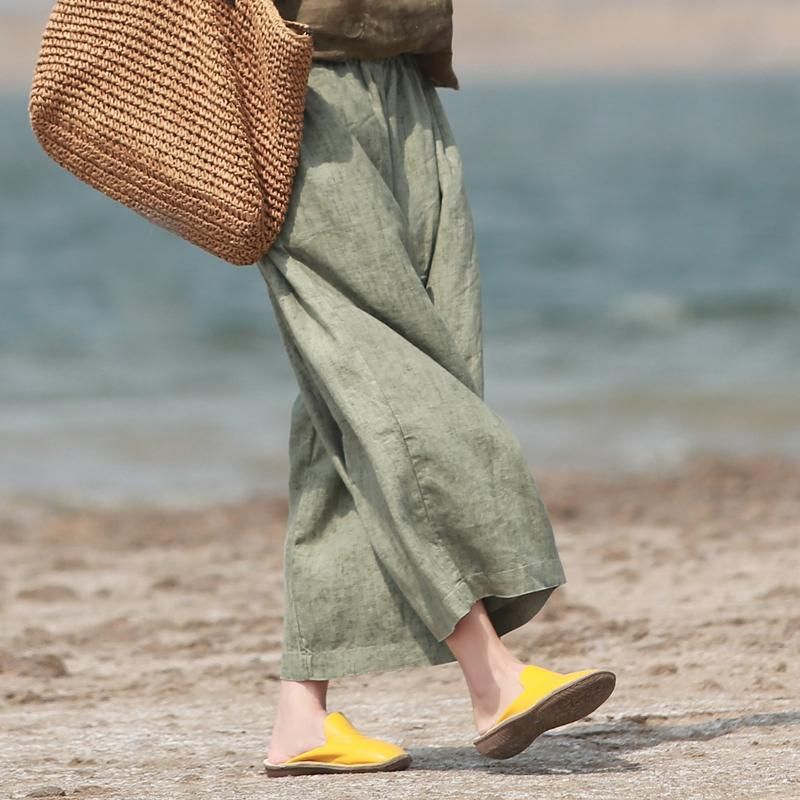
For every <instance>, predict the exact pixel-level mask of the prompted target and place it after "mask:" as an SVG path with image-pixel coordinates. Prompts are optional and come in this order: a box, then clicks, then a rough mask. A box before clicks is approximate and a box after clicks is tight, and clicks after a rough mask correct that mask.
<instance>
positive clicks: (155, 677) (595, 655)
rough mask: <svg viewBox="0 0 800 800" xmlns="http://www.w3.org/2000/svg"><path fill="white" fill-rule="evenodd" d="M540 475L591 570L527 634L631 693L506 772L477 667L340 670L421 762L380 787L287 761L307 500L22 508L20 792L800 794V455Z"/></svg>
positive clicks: (523, 640) (566, 542) (7, 536)
mask: <svg viewBox="0 0 800 800" xmlns="http://www.w3.org/2000/svg"><path fill="white" fill-rule="evenodd" d="M537 480H538V483H539V485H540V488H541V490H542V493H543V496H544V498H545V501H546V503H547V505H548V507H549V509H550V511H551V514H552V516H553V519H554V522H555V524H556V526H557V532H558V539H559V544H560V548H561V552H562V556H563V560H564V564H565V568H566V571H567V577H568V583H567V584H566V585H565V586H563V587H562V588H560V589H559V590H558V591H557V592H556V593H555V594H554V596H553V598H552V599H551V601H550V603H549V604H548V606H547V607H546V608H545V610H544V611H543V612H542V613H541V614H540V615H539V617H537V618H536V619H535V620H533V621H532V622H530V623H529V624H528V625H526V626H524V627H523V628H521V629H519V630H517V631H514V632H512V633H511V634H509V635H508V637H507V641H508V642H509V643H510V644H512V645H513V647H514V648H515V650H516V652H517V653H518V654H519V655H520V657H522V658H525V659H529V660H531V661H535V662H538V663H543V664H546V665H549V666H551V667H552V668H555V669H560V670H563V671H567V670H571V669H576V668H581V667H584V666H586V665H598V666H601V665H602V666H606V667H610V668H613V669H614V670H616V671H617V673H618V676H619V678H618V685H617V690H616V692H615V694H614V695H613V696H612V698H611V699H610V700H609V701H608V703H607V704H606V705H605V706H603V707H602V708H601V709H600V710H599V711H598V712H597V713H596V714H594V715H592V716H591V717H589V718H587V719H585V720H582V721H581V722H578V723H575V724H573V725H571V726H568V727H565V728H562V729H560V730H558V731H554V732H551V733H550V734H546V735H544V736H543V737H542V738H541V739H540V740H539V741H538V742H537V743H535V744H534V745H533V746H532V747H531V748H530V749H528V750H527V751H525V752H524V753H522V754H520V755H519V756H517V757H515V758H513V759H511V760H508V761H503V762H499V761H489V760H486V759H483V758H482V757H481V756H479V755H478V753H477V752H476V751H475V750H474V748H473V747H472V746H471V744H470V741H471V738H472V736H473V730H472V724H471V716H470V709H469V704H468V700H467V697H466V695H465V691H464V687H463V684H462V681H461V677H460V673H459V671H458V668H457V666H456V665H455V664H445V665H439V666H435V667H428V668H413V669H405V670H398V671H394V672H386V673H382V674H377V675H371V676H360V677H352V678H346V679H342V680H339V681H335V682H334V683H333V684H332V687H331V690H330V693H329V708H330V709H331V710H334V709H341V710H344V711H345V712H346V713H347V714H348V715H349V716H350V718H351V719H352V720H353V721H354V722H355V723H356V724H357V725H360V726H361V727H362V728H363V729H364V730H365V731H366V732H368V733H371V734H372V735H376V736H384V737H386V738H389V739H392V740H394V741H396V742H398V743H401V744H402V745H404V746H405V747H407V748H408V749H409V751H410V752H411V754H412V756H413V758H414V763H413V765H412V767H411V768H410V769H409V770H408V771H406V772H402V773H396V774H388V775H383V776H375V775H372V776H369V775H364V776H358V777H357V778H348V777H343V776H332V777H331V776H311V777H305V778H300V779H286V778H285V779H280V780H271V779H267V778H266V777H265V776H264V775H263V773H262V771H261V766H260V764H261V758H262V757H263V750H264V748H265V746H266V742H267V735H268V732H269V728H270V724H271V721H272V716H273V702H274V699H275V696H276V691H277V688H278V681H277V669H278V659H279V657H280V636H281V620H282V579H281V564H282V536H283V531H284V524H285V515H286V502H285V499H284V498H283V497H281V496H278V497H267V496H264V497H253V498H251V499H250V500H247V501H246V502H240V503H236V504H231V505H215V506H212V507H207V508H197V509H194V510H180V511H177V510H164V509H158V508H150V509H146V508H119V509H116V510H110V509H105V510H100V509H92V508H89V507H72V506H67V505H63V504H58V503H55V502H52V503H45V502H40V501H35V502H34V501H29V502H22V501H19V502H17V503H15V504H13V505H12V506H10V507H6V508H3V509H2V511H1V512H0V543H2V551H3V559H2V572H0V598H1V601H0V602H1V603H2V605H1V606H0V608H1V611H2V627H0V698H2V701H1V702H2V706H3V725H2V731H0V792H2V796H4V797H11V798H20V797H25V796H28V795H29V794H30V793H31V792H34V793H38V795H37V796H43V795H44V794H47V793H48V792H50V793H53V792H60V793H62V794H66V795H68V796H72V797H107V798H131V797H146V798H148V800H161V799H162V798H177V797H214V798H219V799H220V800H222V799H223V798H238V800H242V798H256V797H259V798H260V797H266V796H270V797H277V798H284V797H285V798H294V797H298V798H299V797H303V798H305V799H306V800H308V799H309V798H329V797H336V798H374V797H376V796H379V795H381V794H383V793H384V792H391V796H393V797H400V798H418V797H420V796H423V795H424V796H427V797H432V798H445V797H447V798H451V797H452V798H456V797H458V798H482V799H483V800H486V799H488V798H498V800H499V798H503V800H509V799H510V798H523V797H525V798H527V797H535V796H546V797H548V798H575V797H581V798H611V797H618V798H637V797H640V798H651V797H665V796H667V797H670V798H678V799H679V798H687V800H688V798H692V799H693V800H695V799H696V798H726V800H733V799H734V798H748V799H751V798H786V800H789V798H796V797H797V796H798V795H799V794H800V697H799V696H798V692H797V684H798V680H800V663H799V662H798V660H797V653H798V648H800V612H799V611H798V607H799V606H798V603H799V601H800V585H798V578H797V576H798V574H800V572H799V571H798V535H799V534H800V522H799V520H800V465H798V464H793V463H789V462H785V461H781V460H777V459H773V458H769V457H764V458H749V459H747V460H742V461H736V460H730V459H728V460H721V459H717V458H712V457H705V458H703V457H698V458H695V459H694V460H692V461H690V462H689V463H687V464H685V465H684V466H683V467H682V468H680V469H676V470H673V471H672V472H669V473H666V472H665V473H659V474H627V475H622V474H621V475H617V476H613V477H606V476H603V475H599V474H594V473H589V472H586V473H582V472H579V471H575V470H570V471H565V472H550V473H547V474H541V475H537ZM48 787H50V788H48Z"/></svg>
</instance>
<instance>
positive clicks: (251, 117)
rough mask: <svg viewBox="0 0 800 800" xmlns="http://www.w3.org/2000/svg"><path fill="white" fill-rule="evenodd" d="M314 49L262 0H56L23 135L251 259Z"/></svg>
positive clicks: (236, 256)
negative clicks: (29, 132)
mask: <svg viewBox="0 0 800 800" xmlns="http://www.w3.org/2000/svg"><path fill="white" fill-rule="evenodd" d="M312 52H313V37H312V34H311V30H310V28H309V27H308V26H307V25H303V24H302V23H298V22H294V21H289V20H284V19H283V18H282V17H281V16H280V14H279V13H278V11H277V9H276V8H275V6H274V5H273V3H272V2H271V0H58V2H57V3H56V5H55V7H54V8H53V10H52V12H51V14H50V17H49V19H48V22H47V25H46V27H45V31H44V34H43V37H42V42H41V46H40V51H39V56H38V60H37V63H36V68H35V71H34V76H33V85H32V87H31V92H30V99H29V115H30V121H31V127H32V128H33V131H34V133H35V135H36V137H37V139H38V140H39V142H40V143H41V145H42V147H43V148H44V150H45V151H46V152H47V153H48V155H49V156H50V157H51V158H52V159H53V160H54V161H56V162H57V163H59V164H60V165H61V166H62V167H64V168H66V169H67V170H69V171H70V172H72V173H74V174H75V175H76V176H77V177H78V178H80V179H81V180H83V181H85V182H86V183H88V184H89V185H91V186H93V187H94V188H95V189H99V190H100V191H102V192H104V193H105V194H107V195H109V196H110V197H112V198H114V199H115V200H117V201H119V202H121V203H124V204H125V205H126V206H128V207H130V208H132V209H134V210H135V211H136V212H138V213H139V214H141V215H143V216H144V217H146V218H148V219H149V220H151V221H152V222H154V223H156V224H158V225H160V226H162V227H164V228H167V229H169V230H171V231H173V232H175V233H176V234H178V235H179V236H181V237H182V238H184V239H186V240H188V241H190V242H193V243H194V244H196V245H198V246H200V247H202V248H203V249H205V250H208V251H209V252H211V253H213V254H214V255H216V256H218V257H220V258H222V259H224V260H225V261H228V262H230V263H231V264H235V265H246V264H252V263H254V262H255V261H257V260H258V259H259V258H260V257H261V256H262V255H263V253H264V252H266V250H267V249H268V248H269V247H270V245H271V244H272V243H273V241H274V240H275V237H276V236H277V235H278V232H279V231H280V228H281V226H282V225H283V222H284V220H285V216H286V211H287V207H288V204H289V198H290V196H291V192H292V185H293V181H294V176H295V172H296V169H297V163H298V159H299V148H300V140H301V137H302V130H303V113H304V108H305V93H306V88H307V81H308V75H309V70H310V68H311V59H312Z"/></svg>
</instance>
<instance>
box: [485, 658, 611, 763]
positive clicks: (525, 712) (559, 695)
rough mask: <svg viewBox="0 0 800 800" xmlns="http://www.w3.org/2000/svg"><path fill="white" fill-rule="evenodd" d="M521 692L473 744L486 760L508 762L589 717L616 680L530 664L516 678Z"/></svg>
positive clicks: (598, 673) (597, 672)
mask: <svg viewBox="0 0 800 800" xmlns="http://www.w3.org/2000/svg"><path fill="white" fill-rule="evenodd" d="M519 681H520V684H521V685H522V687H523V689H522V691H521V692H520V693H519V695H517V697H515V698H514V700H512V701H511V703H509V705H508V706H507V707H506V708H505V710H504V711H503V712H502V713H501V714H500V716H499V717H498V718H497V719H496V720H495V722H494V724H493V725H492V726H491V727H490V728H489V729H488V730H486V731H484V733H482V734H481V735H480V736H478V737H476V738H475V739H473V741H472V743H473V744H474V745H475V747H477V748H478V752H480V753H481V754H482V755H485V756H488V757H489V758H511V756H515V755H516V754H517V753H520V752H522V751H523V750H524V749H525V748H526V747H528V746H529V745H530V744H531V743H532V742H533V740H534V739H535V738H536V737H537V736H539V735H540V734H542V733H544V732H545V731H548V730H550V729H551V728H557V727H559V726H560V725H566V724H567V723H569V722H575V721H576V720H579V719H582V718H583V717H585V716H586V715H587V714H591V713H592V711H594V710H595V709H596V708H598V707H599V706H601V705H602V704H603V703H604V702H605V701H606V700H607V699H608V698H609V696H610V695H611V692H613V691H614V686H615V684H616V682H617V677H616V675H615V674H614V673H613V672H609V671H608V670H602V669H584V670H580V671H578V672H569V673H567V674H562V673H560V672H553V671H552V670H549V669H544V668H543V667H537V666H535V665H533V664H529V665H527V666H526V667H524V668H523V670H522V672H521V673H520V676H519Z"/></svg>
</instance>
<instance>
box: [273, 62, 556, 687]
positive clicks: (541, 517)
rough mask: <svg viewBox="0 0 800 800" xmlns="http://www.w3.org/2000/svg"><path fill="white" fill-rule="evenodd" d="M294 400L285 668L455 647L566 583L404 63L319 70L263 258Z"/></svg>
mask: <svg viewBox="0 0 800 800" xmlns="http://www.w3.org/2000/svg"><path fill="white" fill-rule="evenodd" d="M259 270H260V272H261V274H262V276H263V278H264V280H265V281H266V286H267V290H268V293H269V297H270V300H271V303H272V305H273V307H274V310H275V313H276V315H277V321H278V324H279V328H280V331H281V336H282V339H283V342H284V344H285V347H286V350H287V353H288V356H289V360H290V363H291V365H292V368H293V370H294V372H295V375H296V377H297V381H298V385H299V389H300V392H299V394H298V396H297V399H296V401H295V403H294V406H293V408H292V418H291V430H290V433H289V459H290V474H289V516H288V530H287V535H286V541H285V550H284V590H285V617H284V632H283V654H282V661H281V670H280V676H281V677H282V678H284V679H289V680H309V679H327V678H335V677H341V676H344V675H354V674H361V673H367V672H379V671H386V670H391V669H396V668H400V667H407V666H412V665H420V664H439V663H444V662H448V661H453V660H454V657H453V655H452V653H451V651H450V650H449V648H448V647H447V645H446V643H445V642H444V639H445V638H446V637H447V636H448V635H449V634H450V633H452V631H453V628H454V626H455V624H456V622H457V621H458V620H459V619H460V618H461V617H462V616H464V614H466V613H467V612H468V611H469V610H470V608H471V606H472V605H473V603H474V602H475V601H476V600H477V599H479V598H484V603H485V604H486V607H487V609H488V611H489V614H490V617H491V619H492V623H493V625H494V627H495V628H496V630H497V632H498V634H502V633H505V632H507V631H510V630H512V629H514V628H517V627H519V626H520V625H522V624H523V623H525V622H527V621H528V620H529V619H531V618H532V617H533V616H534V615H535V614H536V613H537V612H538V611H539V610H540V609H541V608H542V606H543V605H544V603H545V601H546V600H547V598H548V596H549V595H550V593H551V592H552V591H553V589H554V588H555V587H557V586H558V585H560V584H562V583H564V582H565V580H566V578H565V575H564V572H563V569H562V565H561V562H560V559H559V556H558V552H557V549H556V544H555V541H554V537H553V531H552V529H551V526H550V521H549V519H548V515H547V512H546V509H545V507H544V505H543V504H542V501H541V499H540V497H539V493H538V490H537V487H536V485H535V483H534V480H533V478H532V476H531V473H530V469H529V467H528V465H527V463H526V460H525V458H524V456H523V453H522V450H521V447H520V445H519V443H518V441H517V440H516V438H515V437H514V435H513V434H512V433H511V431H510V430H509V429H508V427H507V426H506V424H505V422H504V421H503V420H502V419H501V418H500V417H499V416H498V415H497V414H496V413H495V412H493V411H492V410H491V409H490V408H489V407H488V406H487V405H486V403H485V402H484V400H483V350H482V338H481V335H482V334H481V299H480V278H479V273H478V263H477V258H476V249H475V239H474V234H473V221H472V216H471V211H470V208H469V205H468V202H467V197H466V193H465V187H464V182H463V175H462V165H461V159H460V154H459V152H458V149H457V146H456V144H455V141H454V139H453V134H452V131H451V129H450V127H449V124H448V121H447V119H446V117H445V113H444V110H443V107H442V105H441V101H440V98H439V97H438V95H437V90H436V88H435V86H434V85H433V83H431V82H430V81H429V80H428V78H427V77H426V76H425V75H424V74H423V73H422V72H421V71H420V70H419V68H418V66H417V64H416V62H415V60H414V58H413V56H410V55H406V54H403V55H399V56H394V57H389V58H385V59H375V60H348V61H315V62H314V63H313V65H312V68H311V74H310V76H309V85H308V93H307V101H306V114H305V122H304V132H303V139H302V142H301V148H300V162H299V166H298V171H297V174H296V178H295V184H294V190H293V194H292V198H291V202H290V207H289V212H288V215H287V218H286V222H285V224H284V226H283V228H282V230H281V233H280V235H279V237H278V239H277V240H276V242H275V243H274V245H273V246H272V247H271V248H270V250H269V251H268V252H267V253H266V254H265V255H264V256H263V257H262V259H261V261H260V262H259Z"/></svg>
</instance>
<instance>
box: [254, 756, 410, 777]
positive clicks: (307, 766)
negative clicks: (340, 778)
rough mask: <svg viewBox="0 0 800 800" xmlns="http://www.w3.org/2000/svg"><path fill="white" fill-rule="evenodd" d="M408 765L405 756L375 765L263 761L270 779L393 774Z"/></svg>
mask: <svg viewBox="0 0 800 800" xmlns="http://www.w3.org/2000/svg"><path fill="white" fill-rule="evenodd" d="M410 763H411V756H410V755H408V754H406V755H402V756H397V758H393V759H391V760H389V761H381V762H379V763H377V764H326V763H325V762H323V761H298V762H296V763H294V764H270V763H269V762H268V761H264V769H265V770H266V772H267V775H268V776H269V777H270V778H280V777H283V776H284V775H319V774H322V773H337V772H394V771H396V770H401V769H406V767H408V765H409V764H410Z"/></svg>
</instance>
